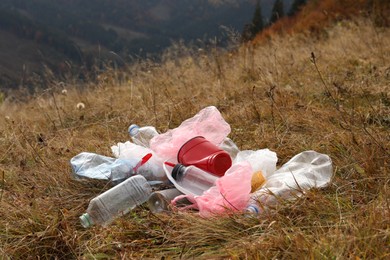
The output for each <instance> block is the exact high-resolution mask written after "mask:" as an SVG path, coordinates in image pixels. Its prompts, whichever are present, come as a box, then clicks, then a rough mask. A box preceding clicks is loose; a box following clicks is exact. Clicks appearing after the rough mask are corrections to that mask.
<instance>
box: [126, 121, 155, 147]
mask: <svg viewBox="0 0 390 260" xmlns="http://www.w3.org/2000/svg"><path fill="white" fill-rule="evenodd" d="M128 131H129V135H130V137H131V140H132V141H133V143H135V144H138V145H141V146H144V147H148V148H149V147H150V140H151V139H152V138H153V137H155V136H156V135H158V132H157V130H156V128H154V127H153V126H143V127H139V126H138V125H136V124H132V125H130V127H129V130H128Z"/></svg>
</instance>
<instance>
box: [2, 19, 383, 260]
mask: <svg viewBox="0 0 390 260" xmlns="http://www.w3.org/2000/svg"><path fill="white" fill-rule="evenodd" d="M275 26H276V25H275ZM274 29H275V28H274ZM265 39H266V40H261V41H258V42H257V44H256V45H254V44H245V45H243V46H241V47H240V48H238V49H237V50H236V51H234V52H224V51H222V50H219V49H214V50H212V52H210V53H207V52H205V51H204V50H199V49H194V48H192V46H186V45H180V44H177V45H175V46H174V47H175V48H171V49H169V52H168V51H167V52H166V53H165V55H164V59H163V61H162V62H161V63H157V62H154V61H153V60H152V59H143V60H139V61H138V62H137V63H134V64H129V65H127V67H126V69H125V70H116V69H115V68H110V69H107V71H106V72H105V73H103V74H100V75H98V76H97V81H96V82H87V83H86V84H83V85H79V84H78V81H74V82H72V81H71V80H69V81H66V82H59V81H56V80H55V78H53V79H51V80H50V81H48V82H46V83H47V84H48V85H49V86H50V87H49V88H47V89H46V90H45V91H40V92H36V93H34V95H30V96H28V95H27V96H16V95H15V96H9V97H7V98H5V97H4V96H3V95H2V96H0V131H1V133H2V135H1V136H0V151H1V152H0V162H1V164H0V230H1V231H0V258H4V259H7V258H12V259H26V258H51V259H54V258H58V259H158V258H161V259H162V258H163V259H171V258H173V259H176V258H184V259H192V258H196V259H329V258H330V259H387V258H388V257H389V255H390V251H389V247H388V245H389V243H390V228H389V227H390V219H389V217H388V216H389V215H390V207H389V205H390V201H389V198H390V190H389V182H390V172H389V169H390V167H389V165H390V159H389V158H390V156H389V152H390V150H389V149H390V139H389V130H390V118H389V115H390V97H389V93H390V85H389V81H390V67H389V64H390V28H389V27H386V26H383V25H381V26H378V24H377V23H376V22H375V20H374V19H372V17H371V16H366V15H364V16H363V17H359V16H358V17H356V16H354V17H349V19H348V20H344V19H340V20H337V22H336V23H334V22H332V23H329V26H326V27H322V28H321V30H320V33H319V34H314V33H310V32H308V31H304V32H302V33H297V32H296V33H291V34H287V33H281V34H277V33H274V34H272V37H266V38H265ZM80 103H82V104H83V105H81V104H80ZM209 105H213V106H216V107H217V108H218V109H219V111H221V113H222V116H223V117H224V119H225V120H226V121H227V122H228V123H229V125H230V126H231V129H232V131H231V133H230V134H229V137H230V138H231V139H232V140H233V141H234V142H235V143H236V144H237V146H238V147H239V148H240V150H257V149H263V148H269V149H270V150H272V151H275V152H276V153H277V155H278V167H279V166H281V165H283V164H284V163H285V162H287V161H288V160H289V159H290V158H291V157H293V156H294V155H296V154H298V153H300V152H302V151H306V150H315V151H318V152H321V153H324V154H327V155H329V156H330V157H331V159H332V161H333V178H332V182H331V184H330V185H329V186H328V187H326V188H323V189H312V190H310V191H307V192H305V193H304V194H302V196H300V197H294V198H293V199H292V200H280V201H279V204H277V205H276V206H273V207H271V208H269V210H267V211H266V212H265V213H264V214H261V215H258V216H249V217H248V216H247V215H244V214H240V213H235V214H230V215H226V216H218V217H215V218H211V219H203V218H201V217H199V215H198V214H197V213H196V212H190V211H189V212H170V213H169V214H152V213H151V212H150V211H149V209H148V207H147V205H143V206H141V207H138V208H136V209H135V210H133V211H132V212H131V213H130V214H127V215H125V216H123V217H120V218H119V219H117V220H116V221H115V222H114V223H112V224H111V225H109V226H108V227H106V228H104V227H100V226H95V227H93V228H90V229H84V228H83V227H82V226H81V225H80V223H79V219H78V217H79V216H80V215H81V214H82V213H84V211H85V209H86V208H87V206H88V202H89V200H90V199H92V198H94V197H95V196H97V195H98V194H101V193H102V192H103V191H105V190H107V189H109V188H110V185H109V184H107V183H106V182H101V181H91V180H87V181H80V180H75V179H74V178H73V173H72V170H71V168H70V165H69V160H70V158H72V157H73V156H75V155H76V154H78V153H80V152H83V151H88V152H95V153H98V154H102V155H106V156H112V154H111V150H110V147H111V146H112V145H115V144H116V143H118V142H124V141H127V140H128V139H129V137H128V133H127V128H128V126H129V125H130V124H131V123H137V124H139V125H153V126H155V127H156V128H157V129H158V130H159V131H160V132H165V131H167V130H168V129H173V128H175V127H177V126H178V125H180V123H181V122H183V121H184V120H185V119H187V118H190V117H192V116H193V115H195V114H196V113H197V112H198V111H200V110H201V109H202V108H204V107H206V106H209Z"/></svg>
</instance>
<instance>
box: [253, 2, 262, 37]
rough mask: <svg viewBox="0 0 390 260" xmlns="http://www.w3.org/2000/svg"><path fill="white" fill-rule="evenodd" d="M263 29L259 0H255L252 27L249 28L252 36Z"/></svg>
mask: <svg viewBox="0 0 390 260" xmlns="http://www.w3.org/2000/svg"><path fill="white" fill-rule="evenodd" d="M263 29H264V24H263V15H262V14H261V5H260V1H257V4H256V8H255V13H254V14H253V18H252V28H251V33H252V36H253V37H254V36H255V35H256V34H257V33H259V32H260V31H261V30H263Z"/></svg>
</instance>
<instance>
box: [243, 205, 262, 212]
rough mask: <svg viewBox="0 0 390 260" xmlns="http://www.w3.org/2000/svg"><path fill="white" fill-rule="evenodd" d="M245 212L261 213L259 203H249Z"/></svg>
mask: <svg viewBox="0 0 390 260" xmlns="http://www.w3.org/2000/svg"><path fill="white" fill-rule="evenodd" d="M245 213H247V214H254V215H258V214H259V213H260V208H259V206H258V205H257V204H255V203H253V204H249V205H248V206H247V207H246V209H245Z"/></svg>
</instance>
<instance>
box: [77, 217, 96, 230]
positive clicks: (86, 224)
mask: <svg viewBox="0 0 390 260" xmlns="http://www.w3.org/2000/svg"><path fill="white" fill-rule="evenodd" d="M79 218H80V222H81V225H82V226H83V227H84V228H88V227H90V226H92V224H93V223H92V219H91V216H90V215H89V214H88V213H84V214H83V215H81V216H80V217H79Z"/></svg>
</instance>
